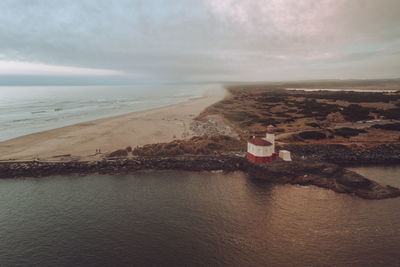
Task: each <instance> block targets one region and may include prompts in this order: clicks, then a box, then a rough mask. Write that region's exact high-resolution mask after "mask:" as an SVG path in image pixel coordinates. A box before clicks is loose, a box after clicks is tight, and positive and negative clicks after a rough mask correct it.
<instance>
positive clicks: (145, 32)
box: [0, 0, 400, 81]
mask: <svg viewBox="0 0 400 267" xmlns="http://www.w3.org/2000/svg"><path fill="white" fill-rule="evenodd" d="M398 10H400V1H397V0H381V1H375V0H354V1H345V0H302V1H298V0H246V1H238V0H202V1H200V0H152V1H145V0H115V1H106V0H81V1H66V0H37V1H26V0H25V1H24V0H3V1H1V2H0V40H1V42H0V66H1V65H3V66H5V67H3V68H2V69H0V74H5V73H6V72H4V68H7V66H6V65H5V64H7V62H16V61H20V62H25V63H24V64H27V63H29V64H31V65H30V66H32V68H31V69H29V68H27V69H25V70H24V71H25V72H26V74H37V73H38V71H37V69H35V67H34V66H35V65H32V64H46V65H50V66H52V65H53V66H59V67H58V68H64V70H68V69H65V68H67V67H68V68H73V70H74V71H76V70H78V71H79V68H83V69H85V70H86V71H89V69H90V71H89V72H90V73H96V69H98V70H99V72H98V74H101V73H102V72H104V71H106V73H119V74H120V75H127V76H133V77H137V79H141V80H159V81H197V80H201V81H216V80H222V81H227V80H288V79H318V78H374V77H398V76H400V16H399V15H398ZM9 66H10V67H12V66H11V65H9ZM14 66H15V64H14ZM61 66H62V67H61ZM8 72H12V70H10V69H9V70H8ZM40 73H41V74H52V71H51V70H46V69H42V70H41V72H40ZM66 74H75V72H73V73H68V71H67V73H66Z"/></svg>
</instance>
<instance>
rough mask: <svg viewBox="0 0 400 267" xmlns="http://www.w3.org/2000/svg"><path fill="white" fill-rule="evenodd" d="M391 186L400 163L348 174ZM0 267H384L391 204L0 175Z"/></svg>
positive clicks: (192, 181) (398, 242) (296, 190)
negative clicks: (197, 266) (312, 266)
mask: <svg viewBox="0 0 400 267" xmlns="http://www.w3.org/2000/svg"><path fill="white" fill-rule="evenodd" d="M356 169H357V171H359V172H361V173H364V174H365V173H367V174H368V176H369V177H370V178H374V179H377V180H379V181H380V182H384V183H387V184H391V185H394V186H400V166H397V167H363V168H356ZM0 203H1V205H0V240H1V242H0V266H16V265H22V266H28V265H29V266H79V265H80V266H82V265H84V266H130V265H136V266H137V265H139V266H156V265H158V266H160V265H162V266H166V265H203V266H204V265H205V266H207V265H208V266H210V265H213V266H215V265H228V266H262V265H269V266H302V265H315V266H322V265H340V266H389V265H399V264H400V254H399V251H400V198H397V199H386V200H379V201H375V200H364V199H360V198H357V197H354V196H350V195H343V194H337V193H334V192H332V191H329V190H325V189H321V188H317V187H314V186H306V187H304V186H293V185H271V184H268V183H265V182H262V181H254V180H251V179H249V178H247V177H246V176H245V175H244V174H243V173H233V174H221V173H205V172H204V173H193V172H140V173H135V174H130V175H120V176H107V175H91V176H84V177H82V176H57V177H48V178H41V179H33V178H30V179H4V180H0Z"/></svg>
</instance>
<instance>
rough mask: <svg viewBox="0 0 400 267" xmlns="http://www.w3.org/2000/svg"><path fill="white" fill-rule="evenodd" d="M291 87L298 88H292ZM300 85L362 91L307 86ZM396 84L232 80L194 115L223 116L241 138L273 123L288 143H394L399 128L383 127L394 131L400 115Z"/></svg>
mask: <svg viewBox="0 0 400 267" xmlns="http://www.w3.org/2000/svg"><path fill="white" fill-rule="evenodd" d="M287 88H290V90H288V89H287ZM295 88H298V89H296V90H293V89H295ZM302 88H309V89H321V88H338V89H340V88H343V89H362V90H363V91H327V90H316V91H307V90H302ZM369 89H374V90H378V89H385V90H391V91H382V92H376V91H368V90H369ZM398 89H400V82H398V81H386V80H381V81H364V82H362V81H319V82H288V83H267V84H236V85H231V86H227V90H228V92H229V94H228V96H227V97H226V98H225V99H224V100H223V101H220V102H218V103H216V104H214V105H212V106H210V107H208V108H207V109H206V110H205V111H204V112H203V113H202V114H200V116H199V117H198V119H201V118H203V117H205V116H208V115H219V116H222V117H223V118H224V120H225V121H226V123H227V124H228V125H230V126H232V127H233V128H234V129H235V130H236V131H237V133H238V134H239V136H240V137H241V138H242V140H246V139H248V138H249V137H250V136H253V135H261V134H262V133H264V132H265V131H266V127H267V126H268V125H270V124H272V125H274V126H275V128H276V133H277V134H278V135H279V134H281V133H282V134H285V135H284V136H285V137H282V139H279V140H280V141H284V142H288V143H299V142H302V141H303V142H305V141H307V140H312V141H313V142H317V143H320V144H329V143H343V144H345V143H346V142H349V140H351V142H352V143H353V144H354V143H357V144H360V145H363V144H367V143H368V144H371V143H372V142H375V143H398V142H399V136H398V134H396V133H395V132H394V133H388V131H390V130H391V131H397V130H396V129H397V127H398V126H397V124H396V123H398V122H396V121H399V120H400V91H396V90H398ZM385 124H394V125H393V126H384V125H385ZM291 133H293V135H291ZM296 136H297V137H296ZM298 137H300V138H298Z"/></svg>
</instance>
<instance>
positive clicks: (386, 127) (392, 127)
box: [372, 123, 400, 131]
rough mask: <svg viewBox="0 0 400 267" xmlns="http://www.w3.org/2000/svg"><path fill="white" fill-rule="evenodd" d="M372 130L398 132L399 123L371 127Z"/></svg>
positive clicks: (399, 129)
mask: <svg viewBox="0 0 400 267" xmlns="http://www.w3.org/2000/svg"><path fill="white" fill-rule="evenodd" d="M372 128H376V129H382V130H388V131H400V123H389V124H376V125H374V126H372Z"/></svg>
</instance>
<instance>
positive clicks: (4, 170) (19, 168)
mask: <svg viewBox="0 0 400 267" xmlns="http://www.w3.org/2000/svg"><path fill="white" fill-rule="evenodd" d="M140 170H184V171H217V170H222V171H225V172H233V171H243V172H245V173H247V174H248V176H249V177H250V178H253V179H261V180H265V181H268V182H271V183H279V184H300V185H315V186H319V187H322V188H327V189H331V190H333V191H335V192H338V193H347V194H354V195H356V196H358V197H361V198H365V199H384V198H392V197H398V196H400V189H397V188H394V187H391V186H382V185H380V184H378V183H376V182H374V181H371V180H369V179H367V178H364V177H363V176H361V175H359V174H357V173H355V172H352V171H349V170H346V169H344V168H342V167H340V166H338V165H335V164H332V163H326V162H321V161H311V162H310V161H306V160H295V161H292V162H284V161H280V160H278V161H276V162H273V163H269V164H264V165H258V164H253V163H251V162H249V161H247V160H246V159H245V158H244V157H241V156H238V155H210V156H195V155H185V156H174V157H133V158H120V159H107V160H101V161H68V162H37V161H25V162H0V178H17V177H45V176H50V175H66V174H81V175H86V174H92V173H99V174H123V173H132V172H135V171H140Z"/></svg>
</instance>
